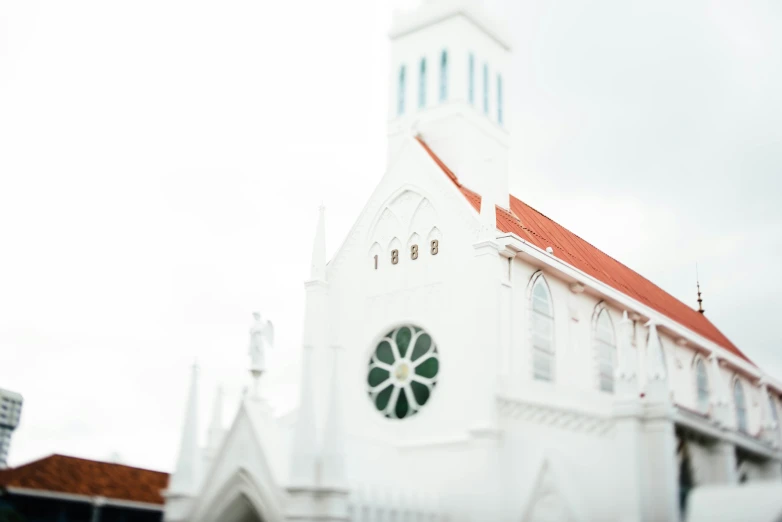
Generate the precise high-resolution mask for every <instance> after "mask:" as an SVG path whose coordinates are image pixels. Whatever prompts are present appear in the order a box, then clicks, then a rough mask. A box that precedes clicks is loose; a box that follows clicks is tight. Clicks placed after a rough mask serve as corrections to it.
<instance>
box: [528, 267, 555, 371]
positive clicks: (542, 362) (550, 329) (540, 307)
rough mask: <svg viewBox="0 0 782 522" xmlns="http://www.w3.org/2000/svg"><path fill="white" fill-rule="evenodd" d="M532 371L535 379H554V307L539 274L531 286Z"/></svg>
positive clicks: (544, 282)
mask: <svg viewBox="0 0 782 522" xmlns="http://www.w3.org/2000/svg"><path fill="white" fill-rule="evenodd" d="M531 301H532V303H531V304H532V371H533V376H534V378H535V379H538V380H542V381H551V380H553V379H554V307H553V305H552V302H551V293H550V292H549V289H548V285H547V284H546V280H545V279H544V278H543V276H542V275H539V276H538V277H537V279H535V282H534V283H533V286H532V296H531Z"/></svg>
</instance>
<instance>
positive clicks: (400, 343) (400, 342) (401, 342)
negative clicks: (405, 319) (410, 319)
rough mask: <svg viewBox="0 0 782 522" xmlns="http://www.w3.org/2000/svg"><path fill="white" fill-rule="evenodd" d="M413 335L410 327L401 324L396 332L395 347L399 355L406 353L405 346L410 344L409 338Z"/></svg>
mask: <svg viewBox="0 0 782 522" xmlns="http://www.w3.org/2000/svg"><path fill="white" fill-rule="evenodd" d="M412 336H413V334H412V332H411V331H410V328H408V327H406V326H403V327H402V328H400V329H399V330H397V332H396V347H397V348H399V355H400V356H401V357H404V356H405V355H406V354H407V348H408V347H409V346H410V339H411V337H412Z"/></svg>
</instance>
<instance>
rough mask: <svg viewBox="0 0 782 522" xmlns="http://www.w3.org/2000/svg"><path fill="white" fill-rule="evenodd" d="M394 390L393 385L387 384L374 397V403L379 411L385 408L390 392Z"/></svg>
mask: <svg viewBox="0 0 782 522" xmlns="http://www.w3.org/2000/svg"><path fill="white" fill-rule="evenodd" d="M393 391H394V387H393V386H391V385H389V386H388V387H387V388H386V389H384V390H383V391H381V392H380V393H378V394H377V397H375V405H376V406H377V409H378V410H380V411H383V410H385V409H386V408H387V407H388V401H389V400H390V399H391V393H392V392H393Z"/></svg>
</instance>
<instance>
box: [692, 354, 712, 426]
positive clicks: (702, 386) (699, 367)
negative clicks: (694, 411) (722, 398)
mask: <svg viewBox="0 0 782 522" xmlns="http://www.w3.org/2000/svg"><path fill="white" fill-rule="evenodd" d="M695 383H696V385H697V391H698V411H699V412H701V413H706V412H708V411H709V375H708V374H707V373H706V365H705V364H704V363H703V359H700V358H698V362H696V363H695Z"/></svg>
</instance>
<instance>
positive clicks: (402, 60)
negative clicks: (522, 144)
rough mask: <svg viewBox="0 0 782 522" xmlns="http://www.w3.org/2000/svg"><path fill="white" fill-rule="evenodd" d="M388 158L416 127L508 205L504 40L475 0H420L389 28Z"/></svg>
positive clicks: (470, 180)
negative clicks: (420, 0)
mask: <svg viewBox="0 0 782 522" xmlns="http://www.w3.org/2000/svg"><path fill="white" fill-rule="evenodd" d="M390 38H391V71H390V75H389V78H390V79H389V81H390V87H389V97H390V99H389V104H388V105H389V114H388V121H389V124H388V162H389V164H390V163H392V162H393V161H394V159H395V157H396V154H397V153H398V151H399V149H400V147H401V146H402V144H403V143H404V142H405V138H407V137H409V136H410V134H411V133H412V134H413V135H417V134H420V135H421V137H422V138H423V139H424V141H426V143H427V144H428V145H429V146H430V147H431V148H432V149H433V150H434V151H435V152H436V153H437V155H438V156H439V157H440V158H442V159H443V161H444V162H445V163H446V164H447V165H448V166H449V167H450V168H451V169H452V170H453V171H454V172H455V173H456V175H457V176H458V177H459V180H460V181H462V182H463V183H464V184H465V186H467V187H468V188H470V189H472V190H475V191H477V192H479V193H481V194H484V193H487V192H490V193H491V194H492V195H493V196H494V197H493V200H494V201H496V202H497V204H498V205H499V206H501V207H503V208H508V142H509V140H508V138H509V129H510V108H509V106H508V100H509V98H510V97H509V96H508V93H509V92H510V80H511V78H510V76H511V47H510V39H509V38H508V36H507V34H506V33H505V30H504V27H503V25H502V24H500V23H498V22H497V21H495V20H492V19H491V18H490V16H489V15H488V13H487V11H486V10H485V9H484V6H483V5H482V2H481V1H480V0H422V2H421V4H420V5H419V6H418V7H417V8H416V9H414V10H412V11H408V12H397V13H395V15H394V20H393V23H392V29H391V34H390Z"/></svg>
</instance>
